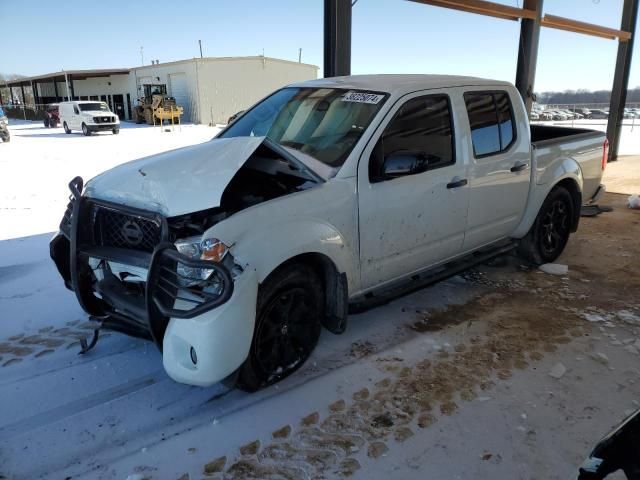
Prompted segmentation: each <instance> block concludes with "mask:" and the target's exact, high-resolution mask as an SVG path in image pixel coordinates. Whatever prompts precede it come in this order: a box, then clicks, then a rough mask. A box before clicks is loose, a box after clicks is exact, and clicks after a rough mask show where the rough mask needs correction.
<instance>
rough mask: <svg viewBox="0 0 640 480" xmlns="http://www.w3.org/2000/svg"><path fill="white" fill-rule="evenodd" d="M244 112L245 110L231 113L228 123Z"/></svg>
mask: <svg viewBox="0 0 640 480" xmlns="http://www.w3.org/2000/svg"><path fill="white" fill-rule="evenodd" d="M243 113H244V110H240V111H239V112H236V113H234V114H233V115H231V116H230V117H229V120H227V125H229V124H231V123H233V122H234V121H235V120H236V119H237V118H238V117H239V116H240V115H242V114H243Z"/></svg>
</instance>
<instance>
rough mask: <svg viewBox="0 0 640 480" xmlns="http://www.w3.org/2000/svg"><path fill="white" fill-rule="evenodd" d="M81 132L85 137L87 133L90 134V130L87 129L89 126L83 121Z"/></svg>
mask: <svg viewBox="0 0 640 480" xmlns="http://www.w3.org/2000/svg"><path fill="white" fill-rule="evenodd" d="M82 134H83V135H84V136H85V137H88V136H89V135H91V131H90V130H89V128H88V127H87V126H86V125H85V124H84V123H83V124H82Z"/></svg>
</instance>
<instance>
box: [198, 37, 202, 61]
mask: <svg viewBox="0 0 640 480" xmlns="http://www.w3.org/2000/svg"><path fill="white" fill-rule="evenodd" d="M198 45H200V58H202V40H198Z"/></svg>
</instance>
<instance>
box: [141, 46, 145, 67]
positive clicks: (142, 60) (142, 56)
mask: <svg viewBox="0 0 640 480" xmlns="http://www.w3.org/2000/svg"><path fill="white" fill-rule="evenodd" d="M140 64H141V65H142V66H143V67H144V47H140Z"/></svg>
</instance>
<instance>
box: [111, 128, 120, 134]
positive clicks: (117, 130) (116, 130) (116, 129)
mask: <svg viewBox="0 0 640 480" xmlns="http://www.w3.org/2000/svg"><path fill="white" fill-rule="evenodd" d="M112 132H113V134H114V135H118V134H119V133H120V128H114V129H113V130H112Z"/></svg>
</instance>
